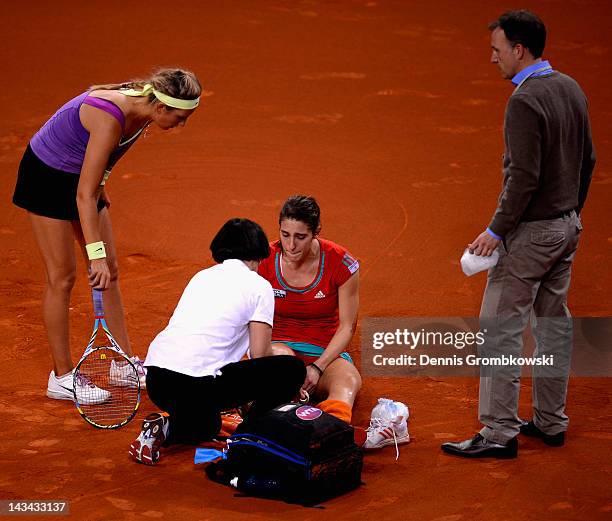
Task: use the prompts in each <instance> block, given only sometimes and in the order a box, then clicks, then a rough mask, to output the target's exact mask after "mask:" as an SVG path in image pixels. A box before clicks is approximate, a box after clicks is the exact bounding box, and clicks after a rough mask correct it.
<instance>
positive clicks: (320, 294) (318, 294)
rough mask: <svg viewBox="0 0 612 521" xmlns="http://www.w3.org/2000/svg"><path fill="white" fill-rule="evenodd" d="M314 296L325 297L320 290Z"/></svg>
mask: <svg viewBox="0 0 612 521" xmlns="http://www.w3.org/2000/svg"><path fill="white" fill-rule="evenodd" d="M315 298H325V293H323V292H322V291H319V292H318V293H317V294H316V295H315Z"/></svg>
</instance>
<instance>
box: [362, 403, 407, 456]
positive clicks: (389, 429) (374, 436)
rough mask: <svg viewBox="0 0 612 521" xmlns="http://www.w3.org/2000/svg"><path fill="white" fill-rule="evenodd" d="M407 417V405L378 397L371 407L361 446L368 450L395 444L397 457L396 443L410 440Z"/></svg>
mask: <svg viewBox="0 0 612 521" xmlns="http://www.w3.org/2000/svg"><path fill="white" fill-rule="evenodd" d="M408 417H409V412H408V407H406V405H405V404H403V403H401V402H394V401H393V400H389V399H387V398H379V399H378V404H377V405H376V406H375V407H374V409H372V415H371V418H370V426H369V427H368V430H367V437H366V441H365V443H364V444H363V448H364V449H367V450H370V449H380V448H382V447H386V446H387V445H395V453H396V458H395V459H398V458H399V448H398V445H399V444H401V443H408V442H409V441H410V434H409V433H408V422H407V420H408Z"/></svg>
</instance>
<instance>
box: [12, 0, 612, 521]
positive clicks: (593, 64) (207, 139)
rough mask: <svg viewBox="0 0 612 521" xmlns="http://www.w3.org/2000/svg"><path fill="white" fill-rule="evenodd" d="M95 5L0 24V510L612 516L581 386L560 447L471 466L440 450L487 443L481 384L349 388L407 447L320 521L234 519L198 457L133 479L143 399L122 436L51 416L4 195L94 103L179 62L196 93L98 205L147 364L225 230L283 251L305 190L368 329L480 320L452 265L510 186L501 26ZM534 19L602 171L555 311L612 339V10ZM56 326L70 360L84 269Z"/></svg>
mask: <svg viewBox="0 0 612 521" xmlns="http://www.w3.org/2000/svg"><path fill="white" fill-rule="evenodd" d="M94 4H95V3H93V2H92V3H89V4H86V3H82V2H78V3H77V2H59V3H58V2H55V3H53V4H51V3H48V4H47V3H43V2H21V3H20V4H19V5H18V6H16V7H13V10H12V11H11V12H6V13H3V19H4V20H5V22H4V24H3V28H4V43H3V48H2V53H3V56H4V63H5V67H4V70H5V74H4V81H3V88H2V91H1V93H0V100H1V101H2V107H3V117H2V128H1V130H0V172H1V173H2V179H3V180H4V182H3V183H2V185H1V186H0V193H1V195H2V199H3V201H4V204H3V205H2V209H1V210H0V211H1V212H2V213H1V216H2V218H1V221H0V261H1V262H0V265H1V266H2V268H1V270H2V279H1V280H0V295H1V299H2V300H1V302H2V305H1V307H0V324H1V325H2V344H1V345H2V349H3V352H4V353H5V359H4V367H3V371H2V379H1V381H0V392H1V395H0V396H1V397H0V411H2V416H1V417H0V420H1V421H2V432H3V436H2V450H1V453H0V465H1V467H2V474H1V477H0V499H66V500H69V501H70V508H71V517H72V518H74V519H88V520H95V519H104V520H107V519H136V518H137V517H138V518H140V517H141V516H144V517H147V518H152V519H185V520H188V519H215V520H216V519H223V520H228V519H231V520H233V519H281V518H282V519H284V518H287V517H291V518H292V519H295V520H298V519H313V518H315V517H316V518H325V519H327V518H331V517H332V516H333V517H334V518H336V519H362V518H363V517H365V516H368V515H371V513H373V512H375V513H376V516H377V517H379V518H381V519H383V518H384V519H417V520H437V521H461V520H470V519H487V520H496V519H499V520H507V519H521V520H526V519H555V520H558V519H563V520H565V519H572V520H596V519H610V518H611V517H612V498H611V496H610V490H611V488H612V464H611V463H610V458H609V454H610V453H611V451H612V429H611V428H610V424H611V423H612V407H611V405H610V384H609V380H608V379H592V378H584V379H574V381H573V382H571V384H570V397H569V405H568V413H569V414H570V417H571V422H572V423H571V427H570V430H569V433H568V441H567V444H566V446H565V447H564V448H561V449H550V448H546V447H545V446H544V445H543V444H542V443H540V442H538V441H537V440H529V439H521V441H520V454H519V458H518V459H517V460H513V461H463V460H458V459H453V458H451V457H448V456H445V455H443V454H442V453H441V451H440V450H439V444H440V443H441V442H442V441H445V440H448V439H453V438H462V437H466V436H468V435H470V434H471V433H472V432H475V430H476V429H477V428H478V422H477V420H476V414H477V412H476V410H477V397H478V393H477V390H478V382H477V380H476V379H452V378H449V379H446V380H444V381H442V380H440V381H438V380H434V379H429V378H419V379H416V378H403V379H399V378H365V380H364V389H363V392H362V393H361V396H360V398H359V401H358V402H357V405H356V412H355V419H356V422H357V423H362V424H364V423H366V422H367V419H368V417H369V412H370V410H371V407H372V406H373V405H374V403H375V402H376V399H377V398H378V397H379V396H388V397H392V398H395V399H397V400H402V401H404V402H406V403H407V404H408V405H409V406H410V409H411V412H412V418H411V424H410V431H411V435H412V436H413V438H414V441H413V442H412V443H411V444H409V445H407V446H403V447H401V456H400V459H399V461H398V462H396V461H395V451H394V450H393V449H392V448H389V449H385V450H383V451H381V452H379V453H376V454H368V455H367V457H366V460H365V468H364V473H363V480H364V482H365V486H363V487H361V489H359V490H357V491H355V492H353V493H351V494H349V495H346V496H343V497H340V498H337V499H335V500H333V501H330V502H329V503H327V504H326V510H325V511H318V510H309V509H303V508H300V507H296V506H291V505H287V504H284V503H281V502H272V501H265V500H259V499H246V498H235V497H234V492H233V491H232V490H230V489H229V488H225V487H222V486H220V485H216V484H213V483H211V482H210V481H208V480H207V478H206V477H205V475H204V473H203V471H202V468H201V467H196V466H194V465H193V449H191V448H181V449H172V450H170V451H168V452H166V453H164V454H163V456H162V461H161V462H160V464H159V465H158V466H157V467H151V468H149V467H145V466H143V465H136V464H134V463H133V462H132V461H131V460H130V459H129V457H128V454H127V450H128V447H129V445H130V442H131V441H132V440H133V438H134V437H135V436H136V433H137V431H138V428H139V424H140V421H141V420H142V418H143V417H144V415H145V413H146V412H148V411H149V410H150V409H151V406H150V404H149V402H148V401H146V400H145V402H144V403H143V406H142V412H140V413H139V415H138V417H137V419H136V421H134V422H133V423H131V424H130V425H129V426H127V427H126V428H123V429H121V430H118V431H116V432H102V431H98V430H95V429H93V428H91V427H90V426H89V425H87V424H86V423H85V422H84V421H83V420H82V419H81V418H80V417H79V416H78V414H77V413H76V411H74V410H73V408H72V405H71V404H70V403H64V402H57V401H53V400H49V399H46V398H45V397H44V389H45V385H46V379H47V375H48V372H49V369H50V359H49V354H48V349H47V344H46V338H45V333H44V330H43V327H42V322H41V312H40V294H41V290H42V280H43V271H42V263H41V262H40V259H39V258H38V254H37V253H36V251H37V250H36V247H35V244H34V241H33V238H32V235H31V232H30V229H29V223H28V220H27V217H26V215H25V213H24V212H23V211H21V210H19V209H17V208H15V207H13V206H12V205H11V204H10V197H11V195H12V190H13V183H14V178H15V173H16V170H17V165H18V162H19V159H20V157H21V154H22V152H23V150H24V148H25V146H26V144H27V141H28V139H29V138H30V137H31V135H32V134H33V133H34V132H35V131H36V130H37V129H38V128H39V127H40V125H41V124H42V123H43V122H44V121H45V119H46V118H47V117H48V116H49V115H50V114H51V113H52V112H53V111H54V110H56V109H57V107H59V106H60V105H61V104H62V103H63V102H65V101H66V100H67V99H69V98H70V97H72V96H73V95H75V94H78V93H79V92H80V91H82V90H83V89H84V88H85V87H87V86H88V85H89V84H93V83H101V82H109V81H120V80H124V79H128V78H130V77H133V76H135V75H139V74H142V75H144V74H146V73H147V72H149V70H150V69H152V68H153V67H155V66H157V65H175V64H176V65H180V66H184V67H188V68H191V69H193V70H194V71H195V72H196V73H198V74H199V76H200V77H201V79H202V80H203V82H204V84H205V87H206V89H207V91H208V94H209V96H208V97H206V98H205V100H204V103H203V104H202V106H201V108H200V109H199V110H198V113H197V114H196V115H195V116H194V117H193V118H192V119H191V120H190V121H189V124H188V126H187V127H186V128H185V129H183V130H182V131H181V132H180V133H177V134H170V135H168V136H164V135H160V134H154V135H151V136H150V137H148V138H147V139H144V140H142V142H141V143H139V144H138V145H137V146H136V147H135V148H134V149H133V150H132V151H131V152H130V153H129V154H128V156H127V157H126V158H124V159H123V160H122V162H121V163H119V165H118V166H117V168H116V169H115V171H114V172H113V175H112V176H111V179H110V181H109V184H108V191H109V193H110V196H111V198H112V207H111V214H112V217H113V220H114V226H115V233H116V237H117V244H118V249H119V254H120V262H121V268H122V284H123V286H122V288H123V293H124V299H125V304H126V308H127V313H128V316H127V319H128V326H129V330H130V335H131V338H132V342H133V345H134V347H135V350H136V352H137V353H138V354H140V355H141V356H142V355H144V354H145V353H146V349H147V346H148V343H149V342H150V341H151V339H152V338H153V336H154V335H155V334H156V333H157V332H158V331H159V330H160V329H161V328H162V327H163V326H164V324H165V323H166V321H167V319H168V317H169V314H170V312H171V311H172V309H173V308H174V306H175V304H176V301H177V298H178V296H179V295H180V292H181V290H182V289H183V287H184V285H185V283H186V282H187V280H188V279H189V278H190V276H191V275H192V274H193V273H194V272H195V271H196V270H198V269H200V268H201V267H203V266H207V265H210V264H211V263H212V260H211V258H210V255H209V252H208V244H209V241H210V239H211V237H212V234H213V233H214V232H215V231H216V230H217V229H218V228H219V226H220V225H221V224H222V223H223V222H224V221H225V220H227V219H228V218H229V217H232V216H245V217H249V218H252V219H254V220H256V221H258V222H260V223H261V224H262V225H263V226H264V228H265V229H266V231H267V232H268V234H269V235H270V236H271V237H275V233H276V219H277V212H278V209H279V205H280V203H281V201H282V200H284V199H285V198H286V197H287V196H288V195H290V194H292V193H298V192H307V193H312V194H314V195H315V196H317V198H318V199H319V200H320V203H321V206H322V208H323V226H324V230H323V233H324V236H326V237H329V238H330V239H332V240H335V241H338V242H339V243H341V244H343V245H345V246H347V247H348V248H349V249H350V250H351V252H352V253H354V254H355V255H356V256H358V257H359V258H360V259H361V260H362V265H363V268H362V290H361V302H362V305H361V313H360V314H361V316H362V317H363V316H402V315H403V316H475V315H476V314H477V313H478V309H479V303H480V298H481V295H482V290H483V285H484V277H483V276H476V277H473V278H470V279H467V278H465V277H464V276H463V275H462V273H461V271H460V269H459V266H458V260H459V257H460V254H461V252H462V251H463V248H464V247H465V244H466V243H467V242H468V241H470V240H472V239H473V238H474V237H475V236H476V234H477V233H478V232H480V231H481V230H482V228H483V227H484V226H485V225H486V224H487V223H488V219H489V217H490V215H491V213H492V211H493V209H494V206H495V201H496V195H497V193H498V190H499V187H500V181H501V173H500V164H501V160H500V157H501V153H502V136H501V124H502V117H503V110H504V105H505V101H506V98H507V96H508V95H509V94H510V92H511V87H510V86H509V84H508V83H507V82H504V80H502V79H501V78H500V77H499V74H498V72H497V70H496V68H495V67H494V66H492V65H490V64H489V63H488V59H489V49H488V47H489V43H488V32H487V29H486V25H487V23H488V22H489V21H491V20H492V19H494V18H496V16H497V15H499V14H500V12H502V11H503V10H504V9H505V8H507V7H510V6H508V4H506V3H503V2H485V1H483V0H472V1H467V2H460V3H459V2H451V1H449V0H443V1H438V2H428V3H426V2H419V3H418V4H417V3H408V2H400V1H397V2H382V1H366V0H364V1H348V0H339V1H337V2H333V3H331V2H320V1H301V2H290V1H283V0H261V1H259V2H247V1H235V2H219V3H216V5H210V4H211V3H209V2H206V3H202V4H201V5H200V4H197V3H191V2H173V3H172V5H171V4H170V3H168V2H158V1H151V2H147V3H146V4H141V3H134V4H130V3H126V2H115V1H111V2H105V3H104V5H102V4H97V6H94ZM195 5H198V7H194V6H195ZM517 7H520V6H517ZM530 8H532V9H533V10H535V11H536V12H538V13H539V14H540V15H541V16H542V18H543V19H544V21H545V22H546V24H547V26H548V28H549V44H548V49H547V52H546V57H547V58H549V59H550V60H551V62H552V64H553V66H555V67H556V68H558V69H560V70H562V71H565V72H567V73H569V74H570V75H572V76H574V77H575V78H576V79H577V80H578V81H579V82H580V83H581V85H582V86H583V88H584V90H585V91H586V93H587V95H588V97H589V100H590V103H591V115H592V122H593V134H594V136H595V143H596V146H597V150H598V156H599V160H598V165H597V167H596V172H595V178H594V181H593V185H592V188H591V194H590V197H589V200H588V202H587V206H586V209H585V211H584V222H585V233H584V237H583V240H582V244H581V247H580V249H579V253H578V257H577V260H576V264H575V270H574V278H573V287H572V290H571V298H570V305H571V308H572V310H573V312H574V314H575V315H577V316H607V315H611V314H612V308H611V306H610V297H609V295H610V289H611V284H610V282H611V278H612V274H611V271H610V269H609V263H610V258H611V254H610V248H611V246H612V233H611V230H610V200H611V195H612V194H611V190H610V187H611V186H612V165H611V163H610V159H609V152H610V140H611V139H612V132H611V127H610V124H609V122H610V118H611V116H612V111H611V109H610V104H609V84H610V81H611V80H612V77H611V75H610V70H609V67H607V64H608V62H609V59H610V51H611V44H612V42H611V37H610V31H609V19H610V8H609V6H608V3H607V2H601V1H597V0H590V1H589V0H584V1H580V2H577V1H564V2H561V1H560V0H559V1H557V0H550V1H546V2H535V3H533V2H532V4H530ZM71 318H72V329H71V336H72V341H73V355H74V357H75V359H77V358H78V356H79V355H80V353H81V351H82V349H83V347H84V343H85V342H86V340H87V338H88V335H89V328H90V327H91V313H90V301H89V297H88V289H87V286H86V276H85V271H84V269H81V272H80V279H79V282H78V285H77V288H76V289H75V292H74V296H73V308H72V315H71ZM353 354H354V355H355V356H356V358H357V359H359V343H358V338H357V339H355V341H354V345H353ZM524 384H525V389H524V392H523V399H522V401H521V411H522V413H523V414H525V415H528V414H529V394H530V393H529V391H530V382H529V381H525V382H524Z"/></svg>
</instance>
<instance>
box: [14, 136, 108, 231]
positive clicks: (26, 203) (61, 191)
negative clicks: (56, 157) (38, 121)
mask: <svg viewBox="0 0 612 521" xmlns="http://www.w3.org/2000/svg"><path fill="white" fill-rule="evenodd" d="M78 186H79V175H78V174H71V173H70V172H63V171H62V170H56V169H55V168H51V167H50V166H48V165H46V164H45V163H43V162H42V161H41V160H40V159H38V157H37V156H36V154H35V153H34V152H33V151H32V148H31V147H30V145H28V148H26V151H25V152H24V154H23V158H22V159H21V163H20V164H19V173H18V174H17V184H16V186H15V193H14V194H13V203H14V204H16V205H17V206H19V207H20V208H23V209H25V210H28V211H29V212H32V213H35V214H37V215H42V216H44V217H51V218H53V219H61V220H63V221H78V220H79V209H78V208H77V203H76V195H77V188H78ZM104 206H105V205H104V202H102V201H101V200H98V211H100V210H102V208H104Z"/></svg>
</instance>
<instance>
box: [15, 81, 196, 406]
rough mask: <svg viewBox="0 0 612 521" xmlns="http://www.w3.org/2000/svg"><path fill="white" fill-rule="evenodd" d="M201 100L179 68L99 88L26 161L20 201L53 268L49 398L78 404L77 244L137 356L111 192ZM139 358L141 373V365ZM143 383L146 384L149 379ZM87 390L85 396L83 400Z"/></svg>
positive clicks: (109, 313) (56, 118)
mask: <svg viewBox="0 0 612 521" xmlns="http://www.w3.org/2000/svg"><path fill="white" fill-rule="evenodd" d="M201 91H202V89H201V86H200V83H199V81H198V79H197V78H196V76H195V75H194V74H193V73H192V72H189V71H185V70H181V69H161V70H159V71H157V72H155V73H154V74H153V75H152V76H151V77H150V78H149V79H147V80H137V81H132V82H129V83H123V84H109V85H95V86H93V87H90V88H89V90H88V91H86V92H84V93H82V94H80V95H79V96H77V97H76V98H73V99H72V100H70V101H69V102H68V103H66V104H65V105H64V106H63V107H61V108H60V109H59V110H58V111H57V112H56V113H55V114H54V115H53V116H52V117H51V118H50V119H49V121H47V122H46V123H45V125H44V126H43V127H42V128H41V129H40V130H39V131H38V132H37V133H36V134H35V135H34V137H33V138H32V139H31V141H30V143H29V145H28V147H27V149H26V151H25V153H24V156H23V158H22V160H21V164H20V166H19V174H18V177H17V185H16V187H15V193H14V195H13V202H14V203H15V204H16V205H17V206H19V207H21V208H24V209H25V210H27V211H28V216H29V218H30V221H31V223H32V229H33V230H34V237H35V239H36V242H37V244H38V247H39V249H40V252H41V255H42V259H43V262H44V265H45V273H46V286H45V290H44V294H43V319H44V323H45V326H46V329H47V335H48V339H49V345H50V348H51V356H52V358H53V371H51V373H50V375H49V382H48V387H47V396H48V397H50V398H55V399H60V400H64V399H65V400H69V399H73V397H74V395H73V391H72V389H73V387H72V371H73V369H74V365H73V362H72V358H71V355H70V347H69V341H68V339H69V329H68V307H69V303H70V293H71V291H72V287H73V286H74V282H75V278H76V275H75V273H76V257H75V251H74V241H75V239H76V240H77V241H78V242H79V244H80V246H81V248H82V250H83V254H84V257H85V259H86V263H87V267H88V270H89V284H90V286H92V287H94V288H97V289H100V290H105V297H104V300H105V304H106V318H107V321H108V323H109V327H110V329H111V330H112V331H113V334H114V335H115V337H116V339H117V341H118V342H119V344H120V345H121V346H122V348H123V349H124V350H125V351H126V353H127V354H128V355H129V356H132V355H133V353H132V350H131V346H130V341H129V338H128V335H127V331H126V327H125V319H124V313H123V304H122V300H121V293H120V291H119V286H118V283H117V256H116V251H115V243H114V239H113V233H112V228H111V221H110V215H109V210H108V208H109V206H110V202H109V199H108V197H107V195H106V193H105V190H104V184H105V182H106V180H107V178H108V176H109V174H110V171H111V169H112V167H113V166H114V165H115V163H116V162H117V161H118V160H119V159H120V158H121V156H123V154H125V152H126V151H127V150H128V149H129V148H130V147H131V146H132V145H133V144H134V142H135V141H136V140H137V139H138V137H140V136H141V135H142V133H143V131H144V130H145V129H146V127H147V126H148V125H150V124H151V123H155V124H156V125H158V126H159V127H160V128H162V129H170V128H173V127H176V126H183V125H185V122H186V121H187V119H188V118H189V117H190V116H191V114H193V112H194V110H195V108H196V107H197V106H198V104H199V98H200V94H201ZM133 359H134V360H135V361H136V362H139V366H140V368H141V370H142V363H141V362H140V361H139V360H138V359H137V357H134V358H133ZM141 376H142V378H141V380H142V382H143V383H144V370H142V375H141ZM121 378H122V374H121V371H120V370H118V371H117V373H116V374H114V375H113V374H111V380H113V379H114V380H115V381H116V382H115V383H119V384H121V383H122V382H121ZM123 383H124V384H125V385H128V384H129V383H128V382H123ZM88 385H93V384H91V383H88V382H83V384H82V386H83V389H85V388H86V387H87V386H88ZM79 391H80V389H79V387H77V389H76V392H77V395H79V396H77V397H78V398H81V396H80V394H81V393H80V392H79ZM79 401H81V400H79Z"/></svg>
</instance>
